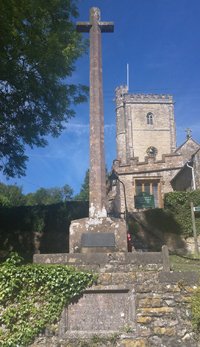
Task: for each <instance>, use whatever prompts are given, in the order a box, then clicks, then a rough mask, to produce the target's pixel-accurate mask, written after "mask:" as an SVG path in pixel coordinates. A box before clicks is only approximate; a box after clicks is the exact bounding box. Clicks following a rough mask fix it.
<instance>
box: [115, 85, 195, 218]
mask: <svg viewBox="0 0 200 347" xmlns="http://www.w3.org/2000/svg"><path fill="white" fill-rule="evenodd" d="M116 142H117V159H116V160H114V163H113V170H114V172H115V173H116V174H117V176H118V178H119V180H116V181H113V184H112V193H111V194H110V196H111V200H112V205H113V208H114V210H115V211H116V212H118V213H123V212H124V211H125V210H128V211H129V212H133V211H138V210H140V209H144V208H149V207H151V208H154V207H163V198H164V194H165V193H168V192H171V191H174V190H182V191H184V190H191V189H199V188H200V145H199V144H198V143H197V142H196V141H195V140H194V139H192V137H191V132H190V130H189V129H188V131H187V139H186V141H185V142H184V143H183V144H182V145H181V146H179V147H178V148H177V146H176V127H175V120H174V100H173V97H172V96H171V95H163V94H130V93H128V88H127V87H126V86H121V87H118V88H117V89H116ZM120 181H121V182H120Z"/></svg>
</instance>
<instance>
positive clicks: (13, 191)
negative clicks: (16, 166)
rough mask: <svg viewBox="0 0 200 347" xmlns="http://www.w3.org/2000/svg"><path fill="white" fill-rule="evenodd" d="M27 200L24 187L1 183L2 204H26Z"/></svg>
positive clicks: (0, 195) (0, 197)
mask: <svg viewBox="0 0 200 347" xmlns="http://www.w3.org/2000/svg"><path fill="white" fill-rule="evenodd" d="M25 200H26V199H25V196H24V195H23V193H22V187H18V186H16V185H6V184H4V183H0V206H7V207H10V206H20V205H25Z"/></svg>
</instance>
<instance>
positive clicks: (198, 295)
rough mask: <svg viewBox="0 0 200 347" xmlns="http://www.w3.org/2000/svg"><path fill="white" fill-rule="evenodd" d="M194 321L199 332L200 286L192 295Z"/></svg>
mask: <svg viewBox="0 0 200 347" xmlns="http://www.w3.org/2000/svg"><path fill="white" fill-rule="evenodd" d="M192 323H193V326H194V328H195V330H197V331H198V332H200V288H198V289H197V290H196V291H195V293H194V294H193V295H192Z"/></svg>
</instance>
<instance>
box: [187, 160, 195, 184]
mask: <svg viewBox="0 0 200 347" xmlns="http://www.w3.org/2000/svg"><path fill="white" fill-rule="evenodd" d="M187 167H189V168H190V169H191V170H192V185H193V190H196V183H195V177H194V168H193V166H190V165H189V162H187Z"/></svg>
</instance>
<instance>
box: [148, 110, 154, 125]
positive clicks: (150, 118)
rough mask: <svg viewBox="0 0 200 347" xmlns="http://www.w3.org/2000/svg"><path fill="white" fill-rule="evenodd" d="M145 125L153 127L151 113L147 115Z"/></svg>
mask: <svg viewBox="0 0 200 347" xmlns="http://www.w3.org/2000/svg"><path fill="white" fill-rule="evenodd" d="M147 124H150V125H153V113H151V112H149V113H147Z"/></svg>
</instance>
